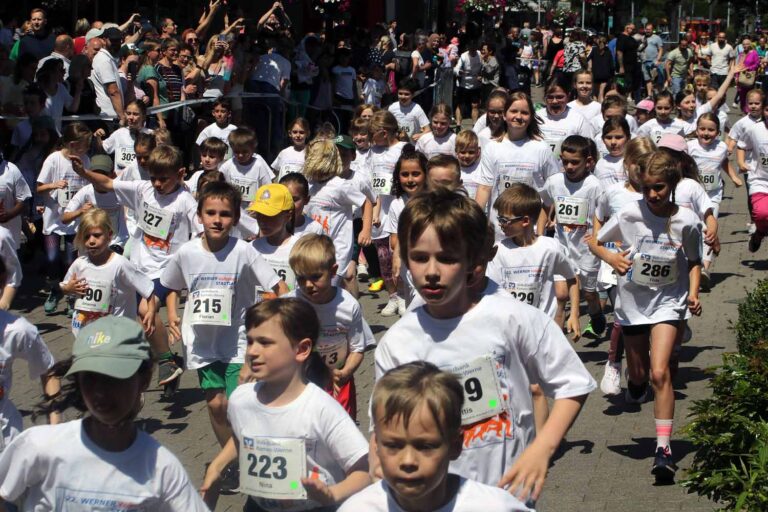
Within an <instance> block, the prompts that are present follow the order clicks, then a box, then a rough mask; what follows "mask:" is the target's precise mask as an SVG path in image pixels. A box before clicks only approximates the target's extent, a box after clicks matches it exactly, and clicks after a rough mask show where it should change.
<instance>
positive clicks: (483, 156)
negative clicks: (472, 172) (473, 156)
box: [477, 151, 496, 187]
mask: <svg viewBox="0 0 768 512" xmlns="http://www.w3.org/2000/svg"><path fill="white" fill-rule="evenodd" d="M495 163H496V162H494V161H493V159H492V157H491V155H489V152H488V151H481V152H480V172H479V173H478V175H477V184H478V185H485V186H487V187H492V186H493V185H494V184H495V183H496V173H495V172H494V171H495V169H496V165H495Z"/></svg>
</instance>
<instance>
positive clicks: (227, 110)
mask: <svg viewBox="0 0 768 512" xmlns="http://www.w3.org/2000/svg"><path fill="white" fill-rule="evenodd" d="M211 115H212V116H213V121H214V122H213V124H209V125H208V126H206V127H205V128H203V129H202V130H201V131H200V134H198V136H197V140H195V144H196V145H197V146H201V145H202V143H203V141H205V140H206V139H209V138H211V137H213V138H216V139H219V140H220V141H221V142H223V143H224V144H226V146H227V151H226V156H225V158H229V157H231V156H232V148H230V147H229V134H230V133H232V132H233V131H235V130H236V129H237V126H235V125H234V124H232V123H230V122H229V121H230V119H231V118H232V104H231V103H230V101H229V100H228V99H227V98H218V99H217V100H216V101H214V102H213V110H212V111H211ZM200 153H202V147H201V148H200Z"/></svg>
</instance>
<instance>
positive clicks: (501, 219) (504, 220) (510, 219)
mask: <svg viewBox="0 0 768 512" xmlns="http://www.w3.org/2000/svg"><path fill="white" fill-rule="evenodd" d="M524 218H525V215H519V216H517V217H502V216H501V215H499V216H498V217H497V218H496V220H497V221H498V222H499V226H506V225H507V224H512V223H513V222H517V221H519V220H523V219H524Z"/></svg>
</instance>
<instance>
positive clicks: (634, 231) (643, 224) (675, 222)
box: [597, 199, 702, 325]
mask: <svg viewBox="0 0 768 512" xmlns="http://www.w3.org/2000/svg"><path fill="white" fill-rule="evenodd" d="M597 238H598V240H599V241H601V242H618V243H621V246H622V248H624V249H628V250H629V251H630V253H629V255H628V258H629V259H630V261H632V262H633V264H632V268H631V269H630V271H629V272H627V274H625V275H623V276H619V277H618V293H617V296H616V309H615V314H616V319H617V321H618V322H619V324H620V325H646V324H656V323H659V322H663V321H675V320H683V319H684V318H685V316H686V312H687V310H688V306H687V301H688V285H689V280H688V261H699V260H700V259H701V244H702V235H701V222H700V221H699V219H698V217H697V216H696V214H694V213H693V212H692V211H691V210H688V209H687V208H678V209H677V212H676V213H675V214H674V215H673V216H672V217H658V216H656V215H654V214H653V213H652V212H651V211H650V210H649V209H648V206H647V205H646V203H645V200H642V199H641V200H640V201H636V202H633V203H629V204H627V205H626V206H624V208H622V209H621V210H620V211H619V212H618V213H617V214H616V215H614V216H612V217H611V218H610V219H609V220H608V222H606V223H605V224H604V225H603V227H602V229H600V233H598V237H597ZM654 280H655V281H656V282H653V281H654Z"/></svg>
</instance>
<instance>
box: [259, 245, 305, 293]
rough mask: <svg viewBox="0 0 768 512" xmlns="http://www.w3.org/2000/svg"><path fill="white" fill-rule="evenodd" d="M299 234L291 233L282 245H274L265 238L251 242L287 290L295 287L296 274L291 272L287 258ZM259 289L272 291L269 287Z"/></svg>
mask: <svg viewBox="0 0 768 512" xmlns="http://www.w3.org/2000/svg"><path fill="white" fill-rule="evenodd" d="M299 238H300V235H296V234H293V235H291V236H289V237H288V238H286V239H285V241H284V242H283V243H282V245H279V246H274V245H272V244H270V243H269V242H268V241H267V239H266V238H264V237H263V238H257V239H256V240H254V241H253V242H252V244H253V248H254V249H256V252H258V253H259V254H260V255H261V257H262V258H263V259H264V261H266V262H267V263H268V264H269V266H270V267H272V270H274V271H275V274H277V277H279V278H280V279H282V280H283V281H284V282H285V284H286V286H288V289H289V290H293V289H295V288H296V274H294V273H293V270H292V269H291V266H290V265H289V264H288V258H289V257H290V255H291V250H293V246H294V245H296V242H298V241H299ZM259 291H268V292H270V293H271V292H272V289H271V287H269V288H266V289H265V288H263V287H262V288H261V289H260V290H259Z"/></svg>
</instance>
